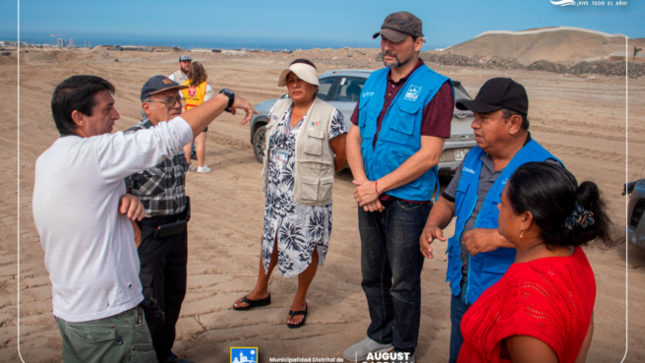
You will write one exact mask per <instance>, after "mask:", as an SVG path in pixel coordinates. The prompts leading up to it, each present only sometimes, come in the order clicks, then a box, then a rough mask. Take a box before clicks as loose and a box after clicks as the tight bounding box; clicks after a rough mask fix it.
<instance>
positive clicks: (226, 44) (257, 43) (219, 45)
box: [0, 33, 437, 51]
mask: <svg viewBox="0 0 645 363" xmlns="http://www.w3.org/2000/svg"><path fill="white" fill-rule="evenodd" d="M62 38H64V39H65V40H66V42H68V43H69V39H70V37H62ZM71 38H73V39H74V45H76V46H78V47H84V46H92V47H94V46H97V45H137V46H171V47H181V48H182V49H193V48H209V49H242V48H245V49H266V50H296V49H311V48H343V47H351V48H379V47H380V41H379V40H378V39H369V38H368V39H366V40H365V41H364V42H357V41H352V40H335V41H324V40H302V39H300V40H281V39H271V40H262V39H223V38H222V39H217V38H201V39H199V38H197V39H186V38H175V39H169V38H155V37H148V38H142V37H136V36H133V37H127V36H77V37H71ZM0 40H14V41H15V40H16V39H15V37H14V38H13V39H10V38H7V37H5V38H3V37H2V34H0ZM20 41H24V42H27V43H28V44H54V38H53V37H50V36H47V35H41V34H28V33H27V34H24V33H23V34H21V36H20ZM435 48H437V46H429V45H427V44H424V47H423V49H422V50H424V51H426V50H432V49H435Z"/></svg>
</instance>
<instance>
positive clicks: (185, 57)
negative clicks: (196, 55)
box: [179, 54, 193, 62]
mask: <svg viewBox="0 0 645 363" xmlns="http://www.w3.org/2000/svg"><path fill="white" fill-rule="evenodd" d="M187 60H189V61H192V60H193V59H192V58H191V57H190V56H189V55H188V54H184V55H182V56H181V57H179V61H180V62H181V61H187Z"/></svg>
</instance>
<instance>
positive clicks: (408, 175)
mask: <svg viewBox="0 0 645 363" xmlns="http://www.w3.org/2000/svg"><path fill="white" fill-rule="evenodd" d="M379 35H380V36H381V52H382V54H383V63H384V64H385V66H386V68H384V69H381V70H378V71H375V72H374V73H372V74H371V75H370V77H369V78H368V79H367V81H366V82H365V85H364V86H363V89H362V90H361V94H360V99H359V102H358V104H357V107H356V109H355V110H354V114H353V115H352V118H351V120H352V124H353V125H352V127H351V128H350V131H349V133H348V137H347V156H348V159H349V165H350V167H351V169H352V173H353V175H354V179H355V180H354V184H355V185H356V190H355V191H354V198H355V199H356V202H357V203H358V204H359V208H358V226H359V230H360V234H361V273H362V276H363V281H362V283H361V285H362V287H363V291H364V292H365V296H366V297H367V303H368V307H369V312H370V318H371V324H370V326H369V328H368V329H367V337H366V338H365V339H364V340H363V341H361V342H359V343H357V344H354V345H352V346H351V347H349V348H348V349H347V350H346V351H345V353H344V357H345V359H347V360H349V361H359V360H363V359H366V358H368V356H369V355H370V353H379V352H390V351H392V350H395V353H397V354H395V359H389V361H392V360H396V359H398V360H400V361H404V362H414V361H415V358H414V351H415V348H416V346H417V339H418V336H419V324H420V319H421V270H422V268H423V261H424V259H423V255H422V254H421V253H419V247H418V241H419V238H420V236H421V232H422V231H423V226H424V224H425V221H426V219H427V217H428V213H429V212H430V208H431V207H432V198H433V192H434V191H435V189H437V190H438V188H439V184H438V182H437V180H438V178H437V164H438V162H439V157H440V155H441V152H442V149H443V143H444V140H445V139H446V138H447V137H450V122H451V120H452V113H453V109H454V96H453V94H454V92H453V88H452V83H451V82H450V79H448V78H447V77H445V76H442V75H440V74H438V73H435V72H434V71H433V70H431V69H430V68H428V67H427V66H426V65H425V64H424V63H423V60H421V59H419V51H420V50H421V47H422V46H423V32H422V23H421V20H419V18H417V17H416V16H414V15H413V14H410V13H408V12H399V13H394V14H390V15H388V16H387V18H385V21H384V22H383V25H382V26H381V31H380V32H378V33H376V34H375V35H374V38H376V37H378V36H379Z"/></svg>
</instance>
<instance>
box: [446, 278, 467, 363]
mask: <svg viewBox="0 0 645 363" xmlns="http://www.w3.org/2000/svg"><path fill="white" fill-rule="evenodd" d="M450 297H451V299H450V324H451V325H452V327H451V330H450V360H449V361H448V362H449V363H456V362H457V357H458V356H459V350H460V349H461V345H462V344H464V337H463V336H462V335H461V319H462V318H463V317H464V314H466V311H468V309H469V308H470V306H471V304H466V284H464V281H463V280H462V281H461V293H460V294H459V296H455V295H453V294H450Z"/></svg>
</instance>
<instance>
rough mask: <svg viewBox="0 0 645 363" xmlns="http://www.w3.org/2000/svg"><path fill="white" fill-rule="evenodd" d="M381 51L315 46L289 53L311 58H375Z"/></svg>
mask: <svg viewBox="0 0 645 363" xmlns="http://www.w3.org/2000/svg"><path fill="white" fill-rule="evenodd" d="M378 53H379V50H378V49H375V48H349V47H345V48H339V49H332V48H325V49H321V48H313V49H307V50H296V51H295V52H293V53H291V54H289V57H291V58H294V59H296V58H306V59H310V60H314V59H333V60H340V59H347V60H350V59H356V60H371V59H375V57H376V55H377V54H378Z"/></svg>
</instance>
